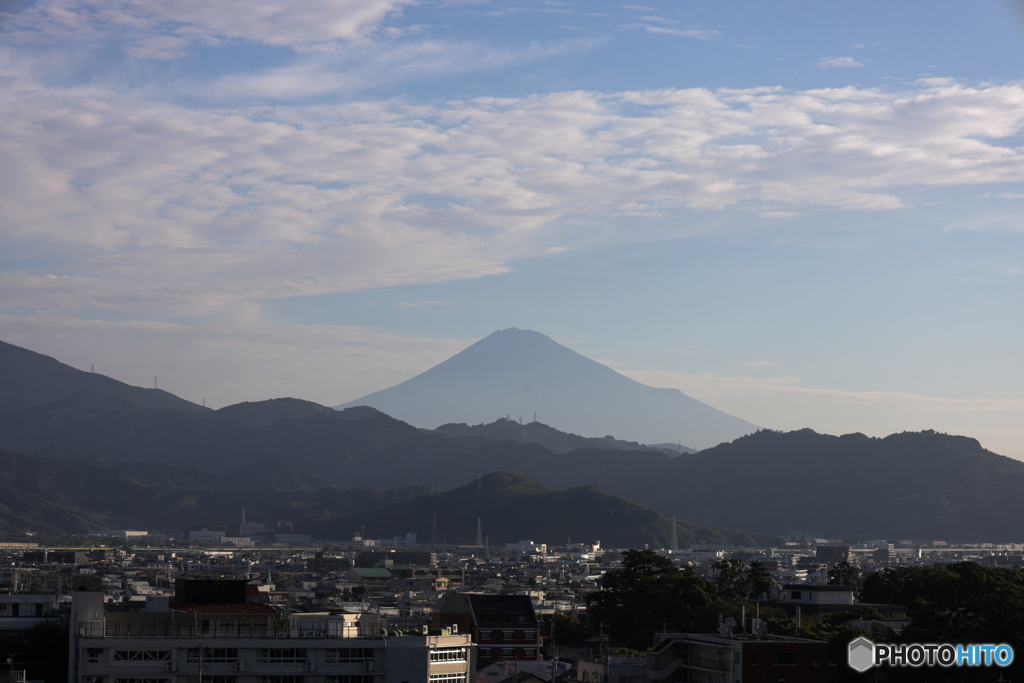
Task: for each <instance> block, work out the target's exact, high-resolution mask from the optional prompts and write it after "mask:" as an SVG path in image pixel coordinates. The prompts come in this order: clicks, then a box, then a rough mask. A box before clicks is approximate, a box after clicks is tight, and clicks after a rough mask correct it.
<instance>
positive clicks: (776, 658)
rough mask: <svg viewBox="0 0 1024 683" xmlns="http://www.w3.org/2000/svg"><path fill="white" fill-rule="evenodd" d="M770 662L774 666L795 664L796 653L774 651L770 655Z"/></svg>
mask: <svg viewBox="0 0 1024 683" xmlns="http://www.w3.org/2000/svg"><path fill="white" fill-rule="evenodd" d="M772 664H775V665H776V666H796V653H795V652H776V653H775V654H773V655H772Z"/></svg>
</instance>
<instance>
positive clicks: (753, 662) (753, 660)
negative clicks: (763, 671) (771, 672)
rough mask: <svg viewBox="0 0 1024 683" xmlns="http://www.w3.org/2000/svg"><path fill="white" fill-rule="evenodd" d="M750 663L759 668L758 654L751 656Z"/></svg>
mask: <svg viewBox="0 0 1024 683" xmlns="http://www.w3.org/2000/svg"><path fill="white" fill-rule="evenodd" d="M750 663H751V665H753V666H757V653H756V652H755V653H753V654H752V655H750Z"/></svg>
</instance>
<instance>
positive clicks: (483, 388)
mask: <svg viewBox="0 0 1024 683" xmlns="http://www.w3.org/2000/svg"><path fill="white" fill-rule="evenodd" d="M360 405H365V406H372V407H374V408H377V409H378V410H380V411H382V412H384V413H387V414H388V415H391V416H392V417H396V418H398V419H399V420H403V421H405V422H408V423H410V424H413V425H416V426H417V427H427V428H431V429H432V428H435V427H439V426H440V425H443V424H446V423H459V422H464V423H467V424H474V423H487V422H492V421H494V420H495V419H496V418H499V417H509V418H512V419H516V418H519V417H522V418H525V419H527V420H532V418H533V415H534V413H536V414H537V416H538V419H540V421H541V422H543V423H545V424H549V425H552V426H554V427H556V428H558V429H560V430H563V431H566V432H572V433H575V434H581V435H583V436H590V437H602V436H605V435H609V434H610V435H613V436H615V437H617V438H620V439H628V440H632V441H639V442H642V443H653V442H669V443H677V442H679V441H681V442H682V443H684V444H687V445H688V446H690V447H691V448H696V449H698V450H699V449H702V448H707V447H709V446H714V445H715V444H718V443H722V442H723V441H732V440H733V439H735V438H736V437H739V436H743V435H744V434H749V433H751V432H753V431H755V430H756V429H757V427H756V426H755V425H752V424H750V423H749V422H747V421H745V420H741V419H739V418H738V417H733V416H732V415H728V414H726V413H723V412H722V411H720V410H718V409H716V408H712V407H711V406H709V405H707V404H705V403H701V402H700V401H698V400H696V399H694V398H690V397H689V396H687V395H686V394H684V393H683V392H681V391H679V390H678V389H656V388H654V387H649V386H646V385H644V384H641V383H639V382H637V381H634V380H631V379H629V378H628V377H626V376H624V375H620V374H619V373H617V372H615V371H614V370H612V369H611V368H609V367H607V366H605V365H601V364H600V363H598V362H596V361H592V360H590V359H589V358H586V357H584V356H581V355H580V354H578V353H576V352H575V351H573V350H571V349H567V348H566V347H564V346H562V345H561V344H558V343H557V342H555V341H554V340H552V339H551V338H549V337H546V336H544V335H543V334H541V333H539V332H531V331H528V330H519V329H516V328H514V327H512V328H509V329H507V330H500V331H498V332H494V333H493V334H491V335H489V336H487V337H485V338H484V339H481V340H480V341H478V342H477V343H475V344H473V345H472V346H470V347H469V348H467V349H466V350H464V351H462V352H460V353H458V354H456V355H454V356H452V357H451V358H449V359H448V360H446V361H444V362H443V363H440V364H439V365H436V366H434V367H432V368H430V369H429V370H427V371H426V372H424V373H422V374H419V375H417V376H415V377H413V378H412V379H408V380H406V381H405V382H402V383H401V384H398V385H396V386H393V387H391V388H389V389H384V390H382V391H377V392H374V393H372V394H369V395H368V396H364V397H362V398H360V399H357V400H355V401H349V402H348V403H345V404H342V405H340V406H337V407H338V408H348V407H352V406H360Z"/></svg>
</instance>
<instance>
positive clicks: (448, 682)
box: [430, 671, 466, 683]
mask: <svg viewBox="0 0 1024 683" xmlns="http://www.w3.org/2000/svg"><path fill="white" fill-rule="evenodd" d="M430 683H466V672H465V671H463V672H461V673H454V674H430Z"/></svg>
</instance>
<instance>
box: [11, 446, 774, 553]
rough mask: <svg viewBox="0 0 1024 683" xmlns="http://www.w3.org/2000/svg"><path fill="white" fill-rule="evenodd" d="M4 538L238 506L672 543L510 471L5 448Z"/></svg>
mask: <svg viewBox="0 0 1024 683" xmlns="http://www.w3.org/2000/svg"><path fill="white" fill-rule="evenodd" d="M0 468H2V470H3V472H4V474H5V476H4V478H3V480H2V481H0V501H2V502H0V532H8V533H13V534H20V533H23V532H24V531H26V530H29V529H31V530H34V531H37V532H44V533H87V532H91V531H96V530H100V529H109V528H126V527H127V528H135V527H142V528H146V529H168V530H172V531H180V530H182V529H185V528H189V527H198V526H206V527H210V528H220V529H223V530H226V531H228V532H229V533H231V534H234V533H237V527H238V524H239V522H240V521H241V510H242V508H243V507H244V508H245V509H246V514H247V518H248V519H249V520H251V521H259V522H262V523H264V524H266V525H267V526H268V528H269V529H270V530H271V531H273V530H274V529H275V527H278V528H277V531H279V532H282V531H286V532H289V533H291V532H294V533H311V534H314V535H315V536H316V537H317V538H327V539H336V540H345V539H348V538H351V536H352V534H353V532H354V531H356V530H357V529H365V532H366V534H367V535H368V536H369V537H371V538H390V537H394V536H404V535H405V534H406V533H407V532H410V531H412V532H414V533H418V534H419V536H420V538H421V539H422V541H423V542H426V541H429V540H430V534H431V533H432V531H433V524H434V520H435V519H436V523H437V529H438V542H439V543H440V542H441V540H442V539H444V540H446V541H447V542H449V543H453V544H454V543H459V544H469V543H472V542H473V541H474V540H475V535H476V525H477V519H478V518H480V519H482V520H485V521H486V533H487V537H488V538H489V539H490V540H491V541H492V542H494V543H495V544H500V543H505V542H509V541H515V540H519V539H523V538H532V537H538V538H548V539H552V540H558V541H564V540H565V539H567V538H575V539H576V540H577V541H581V540H589V541H593V540H603V541H604V543H605V544H606V545H608V546H612V547H642V546H643V545H644V544H652V545H654V546H657V547H661V546H665V545H667V544H668V542H669V540H670V537H671V525H672V521H671V520H668V519H666V518H664V517H662V516H661V515H659V514H658V513H656V512H653V511H651V510H648V509H646V508H643V507H641V506H640V505H637V504H636V503H633V502H631V501H628V500H626V499H624V498H620V497H618V496H614V495H611V494H607V493H602V492H601V491H599V490H598V489H597V488H596V487H594V486H587V487H582V488H576V489H571V490H567V491H556V490H554V489H550V488H547V487H545V486H542V485H540V484H538V483H537V482H535V481H532V480H531V479H529V478H528V477H525V476H524V475H521V474H516V473H512V472H503V473H497V474H488V475H484V476H482V477H479V478H478V479H477V478H475V479H474V480H473V481H472V482H470V483H469V484H467V485H465V486H462V487H458V488H455V489H453V490H451V491H447V492H435V491H431V490H430V489H427V488H425V487H409V488H402V489H390V490H380V489H348V490H340V489H337V488H334V487H322V488H315V489H314V486H319V485H320V484H322V483H323V482H321V481H317V480H316V478H315V477H310V476H309V475H308V474H305V473H301V472H298V471H296V470H294V468H291V467H290V466H288V465H285V464H284V463H281V462H279V461H272V462H267V461H264V462H260V463H255V464H254V465H252V466H250V467H248V468H245V469H243V470H240V471H236V472H232V473H229V474H226V475H217V474H210V473H207V472H203V471H201V470H196V469H194V468H188V467H181V466H175V465H167V464H162V463H153V462H142V463H126V462H120V461H111V460H104V459H101V458H96V457H89V456H81V455H79V454H75V453H68V452H62V451H55V450H49V451H44V452H42V453H39V454H37V455H35V456H27V455H15V454H11V453H7V452H5V451H0ZM676 535H677V538H678V540H679V542H680V543H682V544H684V545H685V544H689V543H697V542H705V543H734V544H741V545H764V544H767V543H777V542H778V541H779V539H778V538H775V537H772V536H769V535H763V534H762V535H758V534H749V533H746V532H743V531H734V530H725V529H718V528H715V527H711V526H708V525H694V524H687V523H685V522H678V523H677V525H676Z"/></svg>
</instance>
